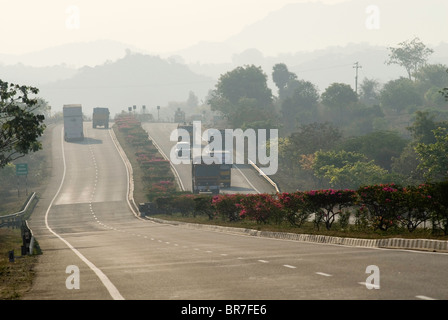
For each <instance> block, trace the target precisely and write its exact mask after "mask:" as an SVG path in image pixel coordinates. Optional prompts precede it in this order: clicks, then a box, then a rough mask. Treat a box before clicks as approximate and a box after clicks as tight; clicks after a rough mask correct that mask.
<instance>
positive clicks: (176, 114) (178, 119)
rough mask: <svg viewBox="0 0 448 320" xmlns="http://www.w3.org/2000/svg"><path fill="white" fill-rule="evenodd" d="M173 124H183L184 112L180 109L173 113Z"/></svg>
mask: <svg viewBox="0 0 448 320" xmlns="http://www.w3.org/2000/svg"><path fill="white" fill-rule="evenodd" d="M174 122H185V112H184V111H182V110H181V109H180V108H177V110H176V111H175V112H174Z"/></svg>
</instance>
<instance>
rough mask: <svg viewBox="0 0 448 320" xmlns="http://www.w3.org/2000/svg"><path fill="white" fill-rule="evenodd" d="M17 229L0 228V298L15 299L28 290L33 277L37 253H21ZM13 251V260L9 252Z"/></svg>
mask: <svg viewBox="0 0 448 320" xmlns="http://www.w3.org/2000/svg"><path fill="white" fill-rule="evenodd" d="M21 246H22V237H21V234H20V228H19V229H0V300H17V299H20V298H21V297H22V295H23V294H24V293H25V292H27V291H28V290H29V288H30V287H31V285H32V282H33V277H34V274H35V273H34V266H35V264H36V263H37V259H38V256H37V255H25V256H22V255H21ZM12 250H13V251H14V256H15V258H14V262H10V261H9V252H10V251H12Z"/></svg>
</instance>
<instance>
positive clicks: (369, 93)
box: [360, 78, 380, 105]
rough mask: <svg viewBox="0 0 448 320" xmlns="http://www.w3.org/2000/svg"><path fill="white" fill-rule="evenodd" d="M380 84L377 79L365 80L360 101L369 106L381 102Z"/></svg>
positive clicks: (362, 84) (361, 87)
mask: <svg viewBox="0 0 448 320" xmlns="http://www.w3.org/2000/svg"><path fill="white" fill-rule="evenodd" d="M379 96H380V83H379V82H378V81H377V80H375V79H368V78H364V80H363V81H362V83H361V85H360V100H361V101H362V102H363V103H365V104H367V105H374V104H377V103H378V102H379Z"/></svg>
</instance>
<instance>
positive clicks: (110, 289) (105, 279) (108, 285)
mask: <svg viewBox="0 0 448 320" xmlns="http://www.w3.org/2000/svg"><path fill="white" fill-rule="evenodd" d="M63 130H64V128H63V127H62V130H61V146H62V161H63V164H64V171H63V173H62V180H61V183H60V185H59V188H58V190H57V191H56V194H55V195H54V197H53V199H52V200H51V202H50V205H49V206H48V209H47V211H46V212H45V226H46V227H47V229H48V230H49V231H50V232H51V233H52V234H53V235H55V236H56V237H57V238H59V239H60V240H61V241H62V242H64V243H65V244H66V245H67V247H69V248H70V249H71V250H72V251H73V252H74V253H75V254H76V255H77V256H78V257H79V258H80V259H81V260H82V261H83V262H84V263H85V264H86V265H87V266H88V267H89V268H90V269H92V271H93V272H95V274H96V275H97V276H98V278H99V279H100V280H101V282H102V283H103V285H104V286H105V287H106V289H107V291H108V292H109V294H110V295H111V297H112V298H113V299H114V300H124V298H123V296H122V295H121V294H120V292H119V291H118V289H117V288H116V287H115V286H114V284H113V283H112V282H111V281H110V280H109V278H108V277H107V276H106V275H105V274H104V273H103V272H102V271H101V270H100V269H99V268H97V267H96V266H95V265H94V264H93V263H92V262H90V261H89V260H88V259H87V258H86V257H84V256H83V255H82V254H81V252H79V251H78V250H77V249H76V248H74V247H73V246H72V245H71V244H70V243H69V242H68V241H67V240H65V239H64V238H62V237H61V236H60V235H59V234H57V233H56V232H54V231H53V229H51V227H50V226H49V224H48V214H49V212H50V209H51V207H52V206H53V203H54V201H55V200H56V198H57V197H58V195H59V192H60V191H61V189H62V185H63V184H64V180H65V173H66V170H67V167H66V162H65V151H64V132H63Z"/></svg>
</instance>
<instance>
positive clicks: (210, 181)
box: [191, 157, 221, 194]
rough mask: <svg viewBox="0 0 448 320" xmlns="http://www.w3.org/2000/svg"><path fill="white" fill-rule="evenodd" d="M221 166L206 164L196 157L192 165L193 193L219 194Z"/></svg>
mask: <svg viewBox="0 0 448 320" xmlns="http://www.w3.org/2000/svg"><path fill="white" fill-rule="evenodd" d="M220 166H221V165H219V164H206V163H204V162H203V160H202V157H196V158H194V159H193V161H192V165H191V177H192V189H193V193H195V194H199V193H212V194H219V190H220Z"/></svg>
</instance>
